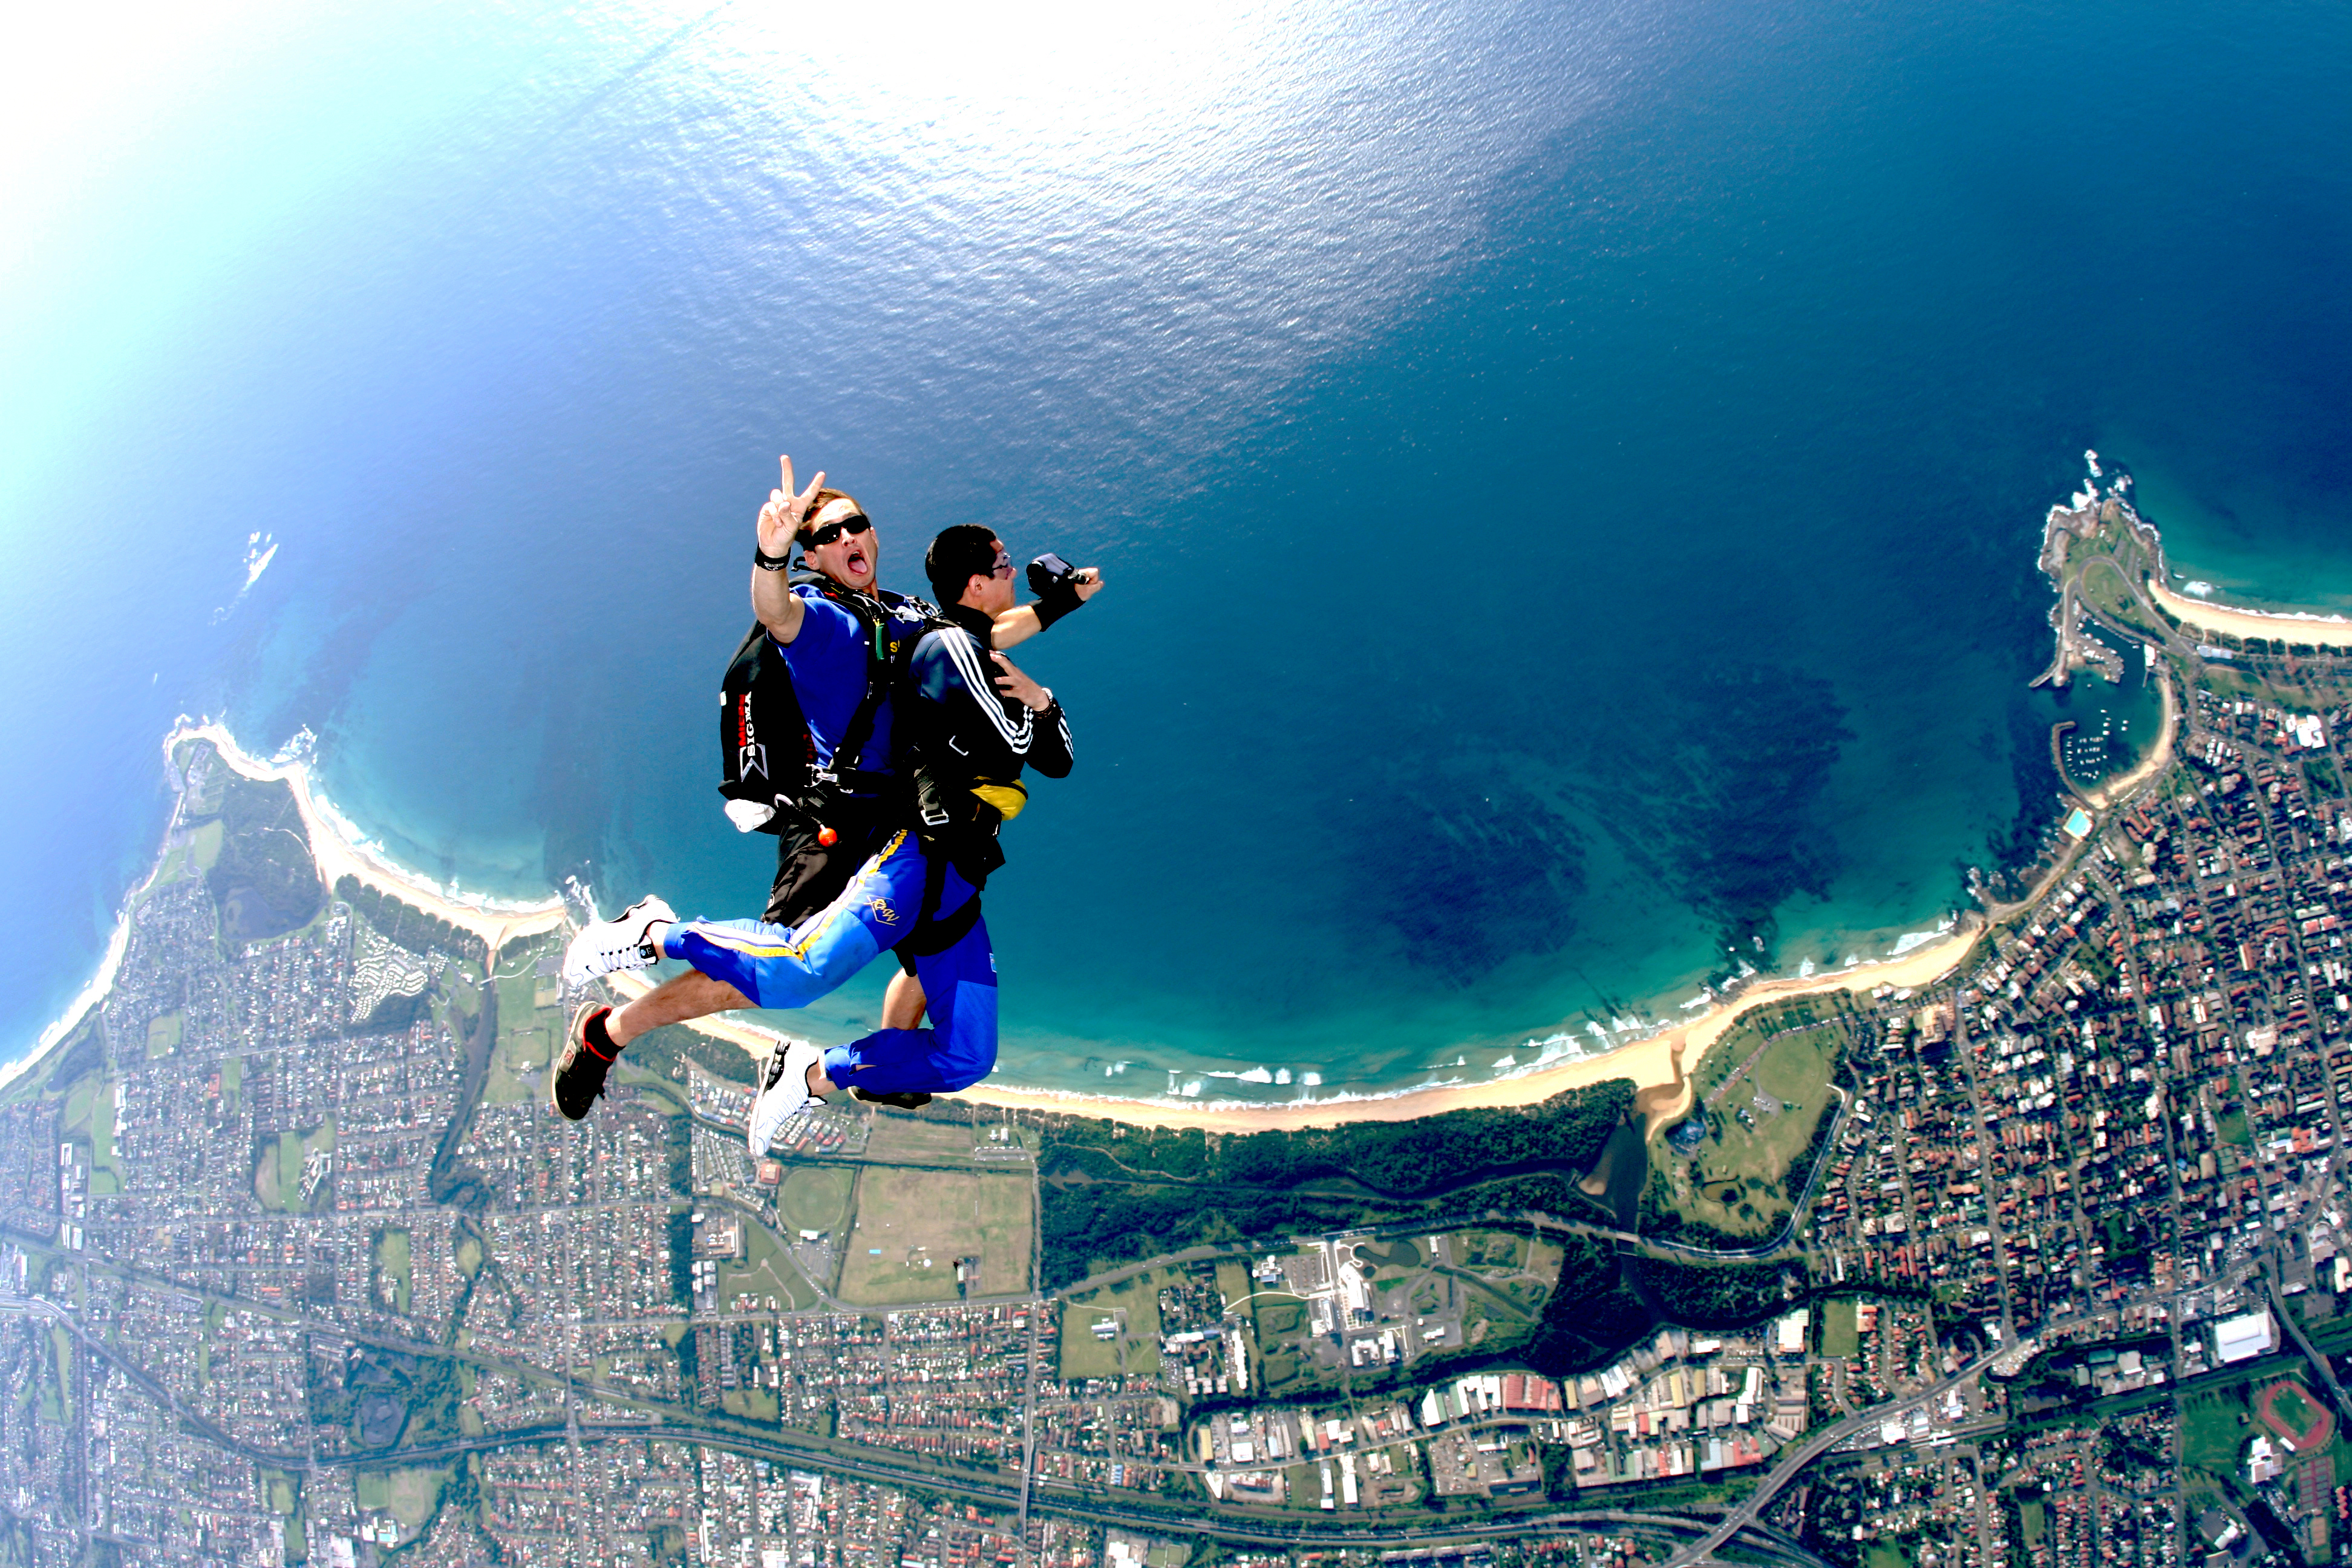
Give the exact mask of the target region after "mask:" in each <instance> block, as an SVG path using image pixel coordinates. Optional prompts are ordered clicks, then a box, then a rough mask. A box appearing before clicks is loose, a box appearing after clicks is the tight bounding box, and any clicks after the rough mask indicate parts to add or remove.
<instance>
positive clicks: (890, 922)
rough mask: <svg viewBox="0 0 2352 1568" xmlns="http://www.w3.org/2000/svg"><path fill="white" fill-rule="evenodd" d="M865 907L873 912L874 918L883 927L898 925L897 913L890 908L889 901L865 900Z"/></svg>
mask: <svg viewBox="0 0 2352 1568" xmlns="http://www.w3.org/2000/svg"><path fill="white" fill-rule="evenodd" d="M866 908H867V909H869V910H873V911H874V918H875V919H876V920H878V921H881V922H882V923H883V924H884V925H886V926H894V925H897V924H898V910H894V909H892V908H891V907H890V900H887V899H872V900H867V902H866Z"/></svg>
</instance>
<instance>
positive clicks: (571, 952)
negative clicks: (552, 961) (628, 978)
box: [563, 895, 677, 985]
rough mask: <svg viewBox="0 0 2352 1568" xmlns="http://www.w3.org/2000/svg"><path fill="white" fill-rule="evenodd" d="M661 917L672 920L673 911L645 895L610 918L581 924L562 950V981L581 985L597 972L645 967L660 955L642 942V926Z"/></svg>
mask: <svg viewBox="0 0 2352 1568" xmlns="http://www.w3.org/2000/svg"><path fill="white" fill-rule="evenodd" d="M660 921H669V922H670V923H672V924H676V923H677V914H676V912H675V911H673V910H671V909H670V907H669V906H668V905H667V904H666V903H663V902H662V901H661V900H659V899H656V898H654V897H651V896H650V895H648V896H647V897H646V898H642V899H639V900H637V901H636V902H635V903H634V904H631V905H630V906H629V907H628V908H627V909H625V910H622V911H621V912H620V913H619V914H617V915H614V917H613V918H612V919H611V920H608V921H595V922H594V923H593V924H591V925H588V926H585V927H583V928H582V930H581V931H580V934H579V935H577V936H575V937H573V938H572V945H571V946H569V947H567V948H565V949H564V950H563V984H566V985H585V984H588V982H589V981H591V980H593V979H594V978H596V976H598V975H599V974H614V973H619V972H620V971H622V970H625V969H643V968H645V967H646V965H647V964H649V963H653V962H654V960H656V959H657V958H659V957H660V956H661V954H660V953H659V952H656V950H655V949H654V948H653V947H652V946H651V945H650V944H649V943H647V942H646V927H647V926H650V925H654V924H656V923H658V922H660Z"/></svg>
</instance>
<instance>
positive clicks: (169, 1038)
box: [147, 1010, 188, 1061]
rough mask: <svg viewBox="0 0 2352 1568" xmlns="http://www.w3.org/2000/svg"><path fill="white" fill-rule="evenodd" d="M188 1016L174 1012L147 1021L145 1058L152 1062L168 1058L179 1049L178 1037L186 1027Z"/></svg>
mask: <svg viewBox="0 0 2352 1568" xmlns="http://www.w3.org/2000/svg"><path fill="white" fill-rule="evenodd" d="M187 1022H188V1016H187V1014H185V1013H184V1012H180V1011H177V1010H174V1011H173V1012H169V1013H165V1014H163V1016H160V1017H156V1018H151V1019H149V1020H148V1021H147V1056H148V1058H149V1059H150V1060H151V1061H152V1059H153V1058H157V1057H168V1056H170V1055H171V1054H172V1053H173V1051H176V1050H178V1049H179V1048H180V1037H181V1036H182V1034H183V1033H184V1031H185V1029H186V1027H187Z"/></svg>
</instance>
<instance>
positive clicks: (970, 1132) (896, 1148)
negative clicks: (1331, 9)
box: [866, 1115, 988, 1167]
mask: <svg viewBox="0 0 2352 1568" xmlns="http://www.w3.org/2000/svg"><path fill="white" fill-rule="evenodd" d="M987 1136H988V1135H987V1133H986V1132H985V1131H975V1130H974V1129H973V1127H972V1125H971V1122H969V1121H921V1120H919V1119H918V1118H916V1117H912V1116H888V1115H884V1116H877V1117H875V1119H874V1135H873V1139H872V1141H871V1142H868V1143H867V1144H866V1159H867V1160H869V1161H872V1162H875V1163H884V1164H888V1163H905V1164H910V1165H955V1166H965V1167H969V1166H970V1165H971V1163H972V1160H971V1152H972V1151H973V1150H974V1149H977V1148H979V1147H981V1146H982V1144H983V1143H984V1142H986V1139H987Z"/></svg>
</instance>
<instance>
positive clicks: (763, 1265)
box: [719, 1219, 954, 1310]
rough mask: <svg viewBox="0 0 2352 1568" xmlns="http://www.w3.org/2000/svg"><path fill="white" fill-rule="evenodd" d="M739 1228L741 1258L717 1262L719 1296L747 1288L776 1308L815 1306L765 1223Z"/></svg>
mask: <svg viewBox="0 0 2352 1568" xmlns="http://www.w3.org/2000/svg"><path fill="white" fill-rule="evenodd" d="M743 1229H744V1248H743V1250H744V1253H745V1257H744V1259H743V1261H742V1262H741V1263H740V1265H739V1264H731V1263H722V1264H720V1265H719V1300H721V1301H730V1302H731V1301H732V1300H735V1297H736V1295H737V1294H738V1293H739V1292H742V1291H749V1292H750V1293H751V1294H752V1295H754V1296H757V1297H759V1298H760V1299H761V1301H762V1302H763V1303H764V1302H765V1301H766V1300H767V1298H769V1297H771V1296H773V1297H774V1298H775V1299H776V1305H777V1306H778V1307H779V1308H780V1309H784V1310H798V1309H800V1308H803V1307H814V1306H815V1305H816V1303H817V1293H816V1289H815V1287H814V1286H812V1285H811V1284H810V1283H809V1281H808V1277H807V1276H806V1275H804V1274H803V1273H802V1272H801V1268H800V1265H799V1264H797V1263H794V1262H793V1260H792V1259H791V1258H789V1257H787V1256H786V1255H785V1253H784V1250H783V1248H782V1247H780V1246H778V1245H777V1243H776V1238H775V1237H774V1236H773V1235H772V1233H771V1232H770V1231H769V1229H768V1227H767V1226H764V1225H761V1224H760V1223H759V1222H758V1221H757V1220H751V1219H746V1220H745V1221H744V1224H743ZM949 1282H950V1285H952V1284H953V1283H954V1274H953V1271H952V1270H950V1274H949Z"/></svg>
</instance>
